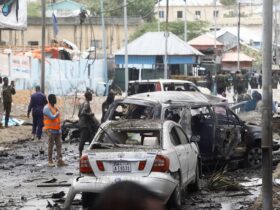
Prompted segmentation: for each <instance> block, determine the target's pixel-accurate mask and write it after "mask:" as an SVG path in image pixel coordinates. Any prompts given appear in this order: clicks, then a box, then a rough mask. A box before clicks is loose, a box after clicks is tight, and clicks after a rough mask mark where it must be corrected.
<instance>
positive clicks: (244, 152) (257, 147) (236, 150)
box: [105, 91, 279, 168]
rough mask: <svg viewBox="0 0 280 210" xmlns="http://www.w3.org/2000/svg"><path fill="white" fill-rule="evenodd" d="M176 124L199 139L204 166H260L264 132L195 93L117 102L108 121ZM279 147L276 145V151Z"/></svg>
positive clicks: (149, 95)
mask: <svg viewBox="0 0 280 210" xmlns="http://www.w3.org/2000/svg"><path fill="white" fill-rule="evenodd" d="M120 119H161V120H173V121H175V122H177V123H179V124H181V126H182V127H183V129H184V130H185V133H186V134H187V135H188V137H189V138H190V139H196V141H197V143H198V146H199V149H200V155H201V158H202V163H203V164H206V163H207V164H208V163H210V162H212V161H213V162H214V163H216V161H217V160H221V161H227V160H231V161H232V160H236V161H239V162H240V161H242V162H243V163H246V164H247V166H249V167H254V168H256V167H259V166H260V165H261V158H262V154H261V128H260V127H258V126H255V125H250V124H246V123H245V122H244V121H242V120H240V119H239V117H238V116H237V115H236V114H235V113H234V112H232V111H231V110H230V108H228V107H227V106H226V105H222V104H220V105H213V104H210V103H209V102H208V101H207V100H206V101H205V100H204V98H198V95H196V92H192V93H190V92H180V93H178V92H175V91H169V92H165V93H164V92H151V93H143V94H136V95H133V96H129V97H126V98H125V99H123V100H117V101H115V102H114V103H113V104H112V105H111V107H110V108H109V110H108V112H107V114H106V116H105V120H120ZM278 149H279V145H278V144H277V143H274V147H273V150H274V151H275V150H278Z"/></svg>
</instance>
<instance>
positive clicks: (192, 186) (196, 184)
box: [188, 160, 200, 192]
mask: <svg viewBox="0 0 280 210" xmlns="http://www.w3.org/2000/svg"><path fill="white" fill-rule="evenodd" d="M198 161H199V160H198ZM188 189H189V190H190V191H191V192H196V191H198V190H199V189H200V178H199V162H198V164H196V169H195V181H194V182H193V183H191V184H189V187H188Z"/></svg>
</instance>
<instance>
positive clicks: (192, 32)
mask: <svg viewBox="0 0 280 210" xmlns="http://www.w3.org/2000/svg"><path fill="white" fill-rule="evenodd" d="M208 25H209V24H208V22H204V21H193V22H188V32H187V33H188V40H191V39H193V38H195V37H197V36H199V35H201V34H203V33H205V32H206V31H207V27H208ZM160 28H161V31H164V30H165V28H166V23H161V24H160ZM157 30H158V23H157V22H156V21H152V22H146V23H144V24H143V25H142V26H140V27H139V28H138V30H137V31H136V32H135V33H134V34H133V35H132V36H131V37H130V40H134V39H136V38H138V37H139V36H141V35H143V34H144V33H146V32H149V31H157ZM168 31H170V32H172V33H174V34H176V35H177V36H179V37H180V38H182V39H183V38H184V22H183V21H176V22H169V23H168Z"/></svg>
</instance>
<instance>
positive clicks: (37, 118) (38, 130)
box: [32, 113, 44, 139]
mask: <svg viewBox="0 0 280 210" xmlns="http://www.w3.org/2000/svg"><path fill="white" fill-rule="evenodd" d="M32 117H33V125H32V134H34V135H36V136H37V138H38V139H40V138H41V137H42V130H43V127H44V123H43V120H44V116H43V113H42V114H37V113H33V114H32Z"/></svg>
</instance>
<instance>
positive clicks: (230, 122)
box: [227, 110, 240, 125]
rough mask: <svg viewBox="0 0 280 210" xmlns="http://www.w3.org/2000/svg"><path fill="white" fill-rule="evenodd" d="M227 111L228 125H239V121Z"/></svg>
mask: <svg viewBox="0 0 280 210" xmlns="http://www.w3.org/2000/svg"><path fill="white" fill-rule="evenodd" d="M227 111H228V121H229V124H230V125H239V124H240V123H239V119H238V118H237V117H236V115H235V114H233V113H232V112H231V111H230V110H227Z"/></svg>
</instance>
